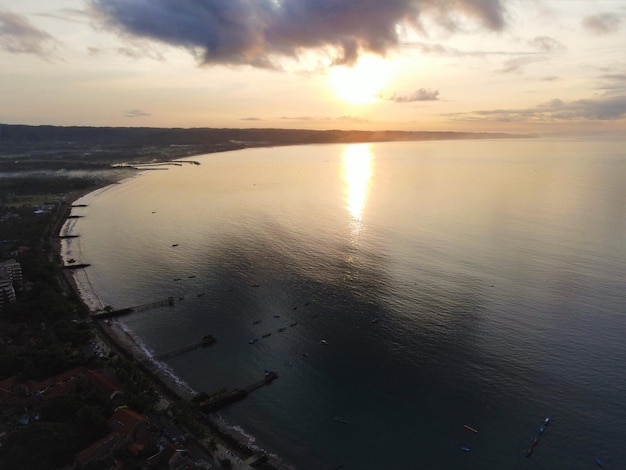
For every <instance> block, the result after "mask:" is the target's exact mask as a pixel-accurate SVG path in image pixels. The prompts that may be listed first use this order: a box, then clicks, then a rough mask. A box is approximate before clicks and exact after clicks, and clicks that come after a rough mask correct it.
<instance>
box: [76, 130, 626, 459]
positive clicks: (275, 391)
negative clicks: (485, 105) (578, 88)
mask: <svg viewBox="0 0 626 470" xmlns="http://www.w3.org/2000/svg"><path fill="white" fill-rule="evenodd" d="M186 160H193V161H197V162H198V163H200V165H194V164H189V163H181V165H180V166H178V165H163V166H162V168H163V169H162V170H152V171H143V172H141V174H140V175H138V176H137V177H135V178H131V179H129V180H125V181H123V182H121V183H120V184H116V185H112V186H110V187H108V188H105V189H104V190H99V191H97V192H95V193H92V194H90V195H88V196H86V197H85V198H83V199H81V200H79V201H77V202H78V203H86V204H87V207H84V208H75V209H73V214H75V215H83V217H82V218H79V219H70V221H68V223H67V224H66V226H65V227H64V230H65V231H66V233H73V234H77V235H79V237H78V238H74V239H66V240H64V257H65V258H66V259H69V258H74V259H76V260H77V261H78V262H82V263H90V264H91V266H89V267H88V268H87V269H85V270H83V271H80V272H77V274H76V277H77V281H78V283H79V285H80V288H81V292H82V294H83V297H84V298H85V300H86V301H87V302H88V303H89V304H90V305H91V306H92V307H93V308H102V307H104V306H112V307H114V308H116V309H117V308H124V307H129V306H136V305H142V304H145V303H150V302H154V301H157V300H161V299H163V298H166V297H169V296H173V297H174V298H175V305H174V306H172V307H162V308H157V309H152V310H146V311H143V312H138V313H134V314H132V315H130V316H127V317H123V318H122V320H121V321H123V323H124V324H125V326H126V327H127V328H128V329H129V330H130V331H132V332H133V334H134V335H135V336H136V337H137V340H138V341H140V342H141V343H142V344H144V345H145V347H146V348H148V349H149V350H150V351H152V352H153V353H154V354H155V355H158V354H162V353H164V352H167V351H171V350H174V349H176V348H179V347H181V346H184V345H186V344H189V343H193V342H195V341H198V340H199V339H200V338H201V337H202V336H204V335H206V334H212V335H213V336H215V338H216V339H217V342H216V343H215V344H214V345H213V346H211V347H209V348H206V349H197V350H194V351H191V352H188V353H186V354H183V355H179V356H175V357H172V358H170V359H168V360H167V361H164V366H165V367H167V370H169V371H170V373H172V374H175V375H176V376H177V377H179V378H180V379H182V380H183V381H185V382H186V383H187V384H188V385H189V386H190V387H191V388H192V389H194V390H195V391H198V392H200V391H204V392H209V393H210V392H212V391H215V390H218V389H220V388H222V387H226V388H240V387H245V386H247V385H249V384H252V383H253V382H256V381H258V380H259V379H261V378H262V377H263V374H264V372H265V371H266V370H275V371H276V372H277V373H278V379H277V380H275V381H274V382H273V383H272V384H270V385H268V386H265V387H262V388H260V389H258V390H256V391H254V392H252V393H251V394H250V395H249V396H248V397H247V398H246V399H245V400H243V401H241V402H238V403H236V404H234V405H231V406H229V407H228V408H225V409H223V410H221V411H220V412H219V415H218V416H217V418H218V419H219V420H220V422H222V423H223V425H224V426H226V427H228V428H229V429H231V430H233V432H237V433H240V434H241V435H243V436H246V438H247V439H248V440H249V442H250V443H251V444H252V445H254V446H258V447H259V448H261V449H264V450H265V451H267V452H268V453H270V454H271V455H272V456H273V457H274V458H275V459H276V460H277V461H279V462H282V463H283V465H284V467H285V468H297V469H301V470H309V469H311V470H318V469H331V468H344V469H346V470H348V469H359V470H367V469H372V470H373V469H389V468H395V469H442V468H451V469H461V468H462V469H517V468H520V469H526V468H528V469H554V468H568V469H576V468H581V469H582V468H593V467H594V466H595V465H596V463H595V461H596V459H601V460H602V462H603V465H604V467H605V468H626V445H624V441H625V440H626V374H625V373H624V364H625V363H626V342H625V341H624V338H626V316H625V313H626V302H625V296H626V241H625V235H626V184H624V182H625V181H626V145H624V142H623V141H621V142H619V141H603V140H582V139H580V140H575V141H574V140H569V141H568V140H559V139H519V140H464V141H427V142H394V143H373V144H350V145H339V144H337V145H335V144H332V145H306V146H290V147H278V148H256V149H245V150H240V151H234V152H225V153H214V154H208V155H202V156H195V157H190V158H188V159H186ZM254 339H256V341H255V342H253V344H249V342H250V340H254ZM548 416H549V417H550V418H551V420H552V421H551V424H550V425H549V426H547V427H546V429H545V431H544V432H543V433H540V427H541V426H542V424H543V422H544V419H545V418H546V417H548ZM468 428H473V429H474V430H476V431H478V432H474V431H472V430H470V429H468ZM534 438H537V439H538V441H537V442H538V443H537V444H536V445H535V446H534V447H533V445H532V440H533V439H534ZM529 448H531V449H532V455H531V456H530V457H527V456H526V452H527V450H528V449H529Z"/></svg>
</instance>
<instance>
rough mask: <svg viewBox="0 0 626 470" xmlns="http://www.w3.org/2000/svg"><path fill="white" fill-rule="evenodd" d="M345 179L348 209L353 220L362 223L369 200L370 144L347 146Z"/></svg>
mask: <svg viewBox="0 0 626 470" xmlns="http://www.w3.org/2000/svg"><path fill="white" fill-rule="evenodd" d="M342 160H343V178H344V181H345V185H346V186H345V192H346V209H347V210H348V212H349V213H350V215H351V216H352V218H353V220H355V221H360V220H361V218H362V217H363V209H364V207H365V201H366V199H367V192H368V188H369V182H370V176H371V174H372V168H371V165H372V162H371V160H372V157H371V155H370V148H369V145H368V144H352V145H348V146H346V148H345V150H344V153H343V156H342Z"/></svg>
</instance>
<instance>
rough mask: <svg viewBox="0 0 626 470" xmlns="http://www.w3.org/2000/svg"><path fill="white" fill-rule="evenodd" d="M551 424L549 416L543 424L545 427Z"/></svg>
mask: <svg viewBox="0 0 626 470" xmlns="http://www.w3.org/2000/svg"><path fill="white" fill-rule="evenodd" d="M551 422H552V418H550V417H549V416H548V417H547V418H546V419H544V420H543V424H544V425H545V426H548V425H549V424H550V423H551Z"/></svg>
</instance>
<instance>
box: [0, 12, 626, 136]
mask: <svg viewBox="0 0 626 470" xmlns="http://www.w3.org/2000/svg"><path fill="white" fill-rule="evenodd" d="M625 18H626V4H625V3H624V2H623V1H622V0H598V1H576V0H571V1H563V0H552V1H550V0H544V1H541V0H518V1H499V0H488V1H480V2H479V1H476V0H458V1H452V0H449V1H434V0H393V1H390V0H379V1H369V2H364V1H362V0H344V1H339V2H338V1H330V0H259V1H250V0H228V1H224V0H204V1H197V2H177V1H172V0H152V1H150V2H140V1H121V0H57V1H55V2H49V1H44V0H29V1H26V2H15V1H9V0H0V60H1V61H2V64H3V67H2V68H1V69H0V87H1V88H2V90H3V93H2V94H1V95H0V122H2V123H6V124H29V125H41V124H50V125H62V126H85V125H86V126H114V127H184V128H190V127H212V128H246V127H249V128H292V129H303V128H307V129H320V130H321V129H326V130H330V129H355V130H383V129H394V130H411V131H414V130H419V131H441V130H446V131H464V132H468V131H469V132H515V133H517V132H524V133H529V132H530V133H537V132H541V133H543V134H551V133H576V134H580V133H581V132H585V133H603V134H604V133H618V132H619V131H620V130H623V128H624V125H625V124H626V20H625Z"/></svg>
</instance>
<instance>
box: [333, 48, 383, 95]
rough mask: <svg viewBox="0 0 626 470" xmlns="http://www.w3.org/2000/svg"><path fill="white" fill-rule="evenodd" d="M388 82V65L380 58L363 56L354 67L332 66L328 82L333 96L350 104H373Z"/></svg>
mask: <svg viewBox="0 0 626 470" xmlns="http://www.w3.org/2000/svg"><path fill="white" fill-rule="evenodd" d="M388 81H389V64H388V63H387V62H386V61H385V60H383V59H380V58H376V57H372V56H363V57H361V58H360V59H359V61H358V62H357V64H356V65H354V66H352V67H348V66H343V65H342V66H334V67H332V68H331V69H330V71H329V73H328V82H329V84H330V86H331V88H332V89H333V91H334V92H335V96H336V97H337V98H338V99H340V100H342V101H345V102H348V103H352V104H366V103H373V102H375V101H378V100H379V96H380V93H381V91H382V90H383V88H384V87H385V85H386V84H387V82H388Z"/></svg>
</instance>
